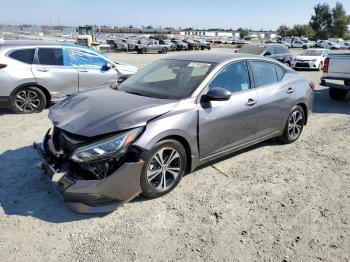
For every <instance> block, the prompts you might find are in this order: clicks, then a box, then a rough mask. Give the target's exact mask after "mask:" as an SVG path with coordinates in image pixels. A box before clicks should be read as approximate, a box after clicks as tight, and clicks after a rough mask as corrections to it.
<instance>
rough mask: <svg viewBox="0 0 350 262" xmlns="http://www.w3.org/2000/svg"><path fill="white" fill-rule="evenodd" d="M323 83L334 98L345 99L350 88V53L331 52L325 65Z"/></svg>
mask: <svg viewBox="0 0 350 262" xmlns="http://www.w3.org/2000/svg"><path fill="white" fill-rule="evenodd" d="M321 85H322V86H328V87H329V96H330V98H331V99H333V100H344V99H345V97H346V95H347V93H348V91H349V90H350V53H344V54H342V53H331V54H329V56H328V58H326V60H325V63H324V66H323V74H322V77H321Z"/></svg>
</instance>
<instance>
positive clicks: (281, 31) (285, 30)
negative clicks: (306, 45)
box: [277, 25, 291, 37]
mask: <svg viewBox="0 0 350 262" xmlns="http://www.w3.org/2000/svg"><path fill="white" fill-rule="evenodd" d="M277 34H278V35H279V36H281V37H287V36H291V35H290V28H289V27H288V26H286V25H281V26H279V27H278V29H277Z"/></svg>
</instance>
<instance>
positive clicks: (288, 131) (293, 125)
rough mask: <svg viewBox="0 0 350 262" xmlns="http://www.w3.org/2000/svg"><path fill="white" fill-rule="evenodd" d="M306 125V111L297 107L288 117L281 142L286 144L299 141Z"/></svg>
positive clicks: (280, 138)
mask: <svg viewBox="0 0 350 262" xmlns="http://www.w3.org/2000/svg"><path fill="white" fill-rule="evenodd" d="M304 123H305V113H304V110H303V109H302V108H301V106H295V107H294V108H293V109H292V112H291V113H290V114H289V116H288V120H287V123H286V125H285V128H284V131H283V134H282V135H281V136H280V137H279V140H280V141H282V142H284V143H286V144H290V143H293V142H295V141H297V140H298V138H299V137H300V135H301V132H302V131H303V127H304Z"/></svg>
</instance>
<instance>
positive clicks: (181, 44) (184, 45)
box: [172, 39, 188, 51]
mask: <svg viewBox="0 0 350 262" xmlns="http://www.w3.org/2000/svg"><path fill="white" fill-rule="evenodd" d="M172 42H173V43H174V44H175V45H176V50H177V51H182V50H188V44H187V43H185V42H184V41H182V40H180V39H174V40H172Z"/></svg>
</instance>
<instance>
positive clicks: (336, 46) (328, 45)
mask: <svg viewBox="0 0 350 262" xmlns="http://www.w3.org/2000/svg"><path fill="white" fill-rule="evenodd" d="M321 47H322V48H325V49H331V50H335V49H340V45H339V44H337V43H335V42H331V41H328V40H327V41H323V42H322V44H321Z"/></svg>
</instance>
